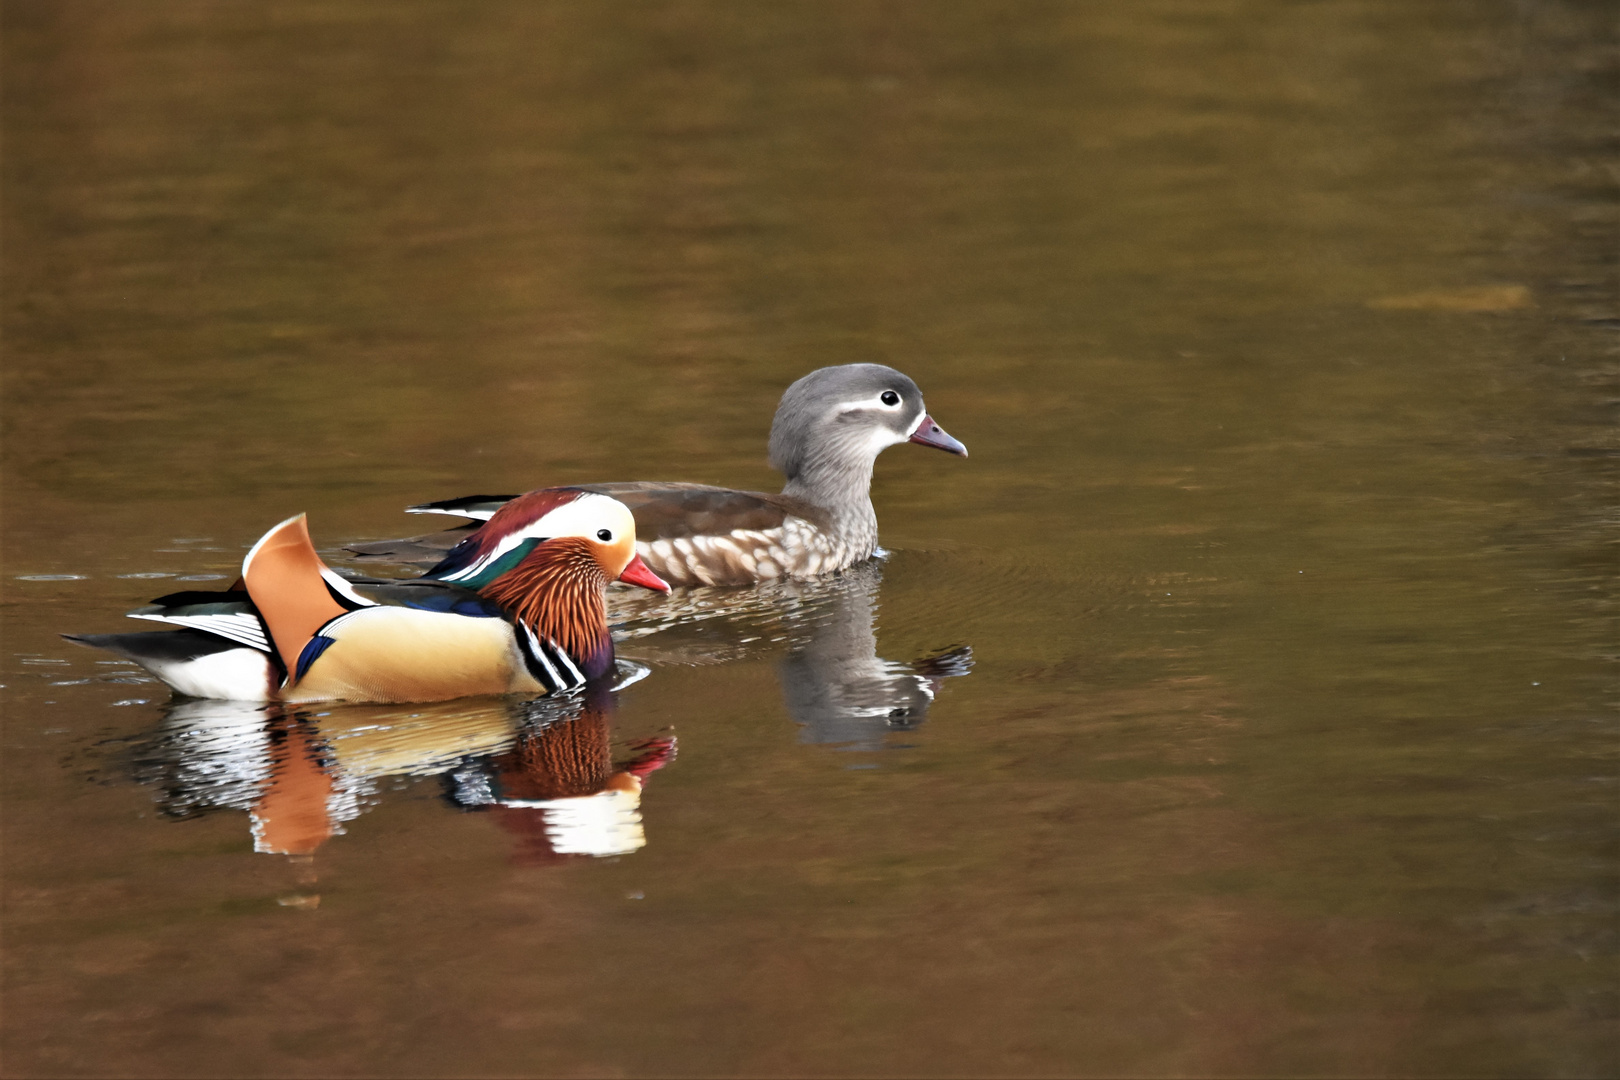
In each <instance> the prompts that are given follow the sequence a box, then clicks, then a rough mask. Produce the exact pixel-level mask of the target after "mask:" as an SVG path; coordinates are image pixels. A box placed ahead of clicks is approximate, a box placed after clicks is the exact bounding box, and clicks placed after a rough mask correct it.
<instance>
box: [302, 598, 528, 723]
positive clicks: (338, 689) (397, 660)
mask: <svg viewBox="0 0 1620 1080" xmlns="http://www.w3.org/2000/svg"><path fill="white" fill-rule="evenodd" d="M321 634H322V636H324V637H329V638H331V639H333V641H334V642H336V643H337V644H334V645H332V646H330V647H328V648H327V650H326V652H324V653H322V654H321V656H320V658H319V659H317V660H316V661H315V662H314V663H313V664H311V665H310V668H309V671H308V672H307V673H306V674H305V675H304V677H303V678H302V679H300V680H299V681H298V682H297V683H296V684H294V685H293V686H290V687H288V688H287V689H286V690H284V691H283V692H282V695H281V696H282V700H284V701H293V702H302V701H326V700H330V699H333V698H343V699H346V700H349V701H377V702H400V701H443V700H445V699H447V698H453V697H462V696H464V695H472V694H507V693H535V692H543V691H544V690H545V687H543V686H541V685H540V684H539V683H538V682H536V681H535V680H534V678H533V677H532V676H531V675H530V674H529V671H528V668H527V667H526V666H525V665H524V663H523V656H522V653H520V652H519V650H518V644H517V638H516V637H515V636H514V634H513V633H512V625H511V624H510V623H508V622H507V621H506V620H504V619H473V618H468V617H467V616H465V615H452V614H448V613H445V612H438V611H419V610H417V609H415V608H401V607H369V608H361V609H360V610H359V611H353V612H350V613H349V614H347V615H345V616H343V617H342V618H339V619H334V620H333V621H332V622H331V623H329V624H328V625H327V626H326V627H324V628H323V629H322V630H321Z"/></svg>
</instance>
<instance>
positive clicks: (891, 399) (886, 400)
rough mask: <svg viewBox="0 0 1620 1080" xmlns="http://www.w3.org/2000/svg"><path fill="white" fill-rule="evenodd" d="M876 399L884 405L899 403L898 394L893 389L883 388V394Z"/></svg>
mask: <svg viewBox="0 0 1620 1080" xmlns="http://www.w3.org/2000/svg"><path fill="white" fill-rule="evenodd" d="M878 400H879V401H881V402H883V404H885V405H898V404H900V395H899V394H897V393H895V392H894V391H893V390H885V391H883V396H882V397H880V398H878Z"/></svg>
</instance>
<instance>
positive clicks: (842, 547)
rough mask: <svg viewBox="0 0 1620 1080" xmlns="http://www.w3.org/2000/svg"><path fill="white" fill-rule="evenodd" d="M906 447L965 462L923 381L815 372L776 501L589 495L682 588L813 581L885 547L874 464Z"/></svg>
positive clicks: (673, 493)
mask: <svg viewBox="0 0 1620 1080" xmlns="http://www.w3.org/2000/svg"><path fill="white" fill-rule="evenodd" d="M903 442H914V443H921V444H922V445H924V446H934V447H938V448H939V449H941V450H948V451H950V452H951V453H953V454H960V455H962V456H963V457H966V456H967V447H965V446H963V445H962V444H961V443H959V442H957V441H956V440H955V439H953V438H951V437H950V436H949V435H947V434H946V433H945V431H944V430H943V429H942V428H941V427H940V426H939V425H938V424H936V423H934V420H933V418H932V417H931V416H929V415H928V410H927V408H925V407H924V405H923V397H922V391H921V390H918V389H917V384H916V383H914V382H912V381H911V380H910V379H909V378H907V377H906V376H905V375H903V374H901V373H900V372H898V371H896V370H894V369H893V368H890V367H884V366H883V365H881V364H845V365H843V366H842V367H829V368H822V369H821V370H819V371H813V372H811V373H810V374H808V375H806V376H805V377H804V378H802V379H800V380H799V381H798V382H796V383H794V384H793V385H792V386H790V387H788V389H787V392H786V393H785V394H783V395H782V403H781V405H780V406H778V407H777V410H776V419H775V421H774V422H773V423H772V424H771V465H772V467H774V468H775V469H777V470H779V471H780V472H781V473H782V474H783V475H784V476H786V477H787V484H786V485H785V486H784V487H783V488H782V493H781V494H780V495H768V494H765V493H763V492H758V491H733V490H731V489H729V488H720V487H709V486H707V485H704V484H677V483H648V482H639V481H638V482H633V483H611V484H583V485H581V487H582V489H583V490H585V491H592V492H596V493H598V494H602V495H610V496H612V497H614V498H616V499H619V500H621V501H622V502H624V504H625V505H627V506H628V507H629V508H630V510H631V512H632V513H633V514H634V515H635V519H636V530H637V533H638V535H639V537H640V538H639V540H638V541H637V545H636V548H637V552H638V553H639V554H640V556H641V558H642V559H643V560H644V561H645V562H646V564H647V565H648V566H649V567H650V568H651V569H652V570H653V571H654V572H655V573H658V574H661V575H662V576H664V577H665V578H668V579H669V580H670V581H672V582H674V583H675V584H677V585H743V584H749V583H752V582H756V581H760V580H763V579H768V578H777V577H793V578H807V577H813V576H815V575H817V574H823V573H827V572H829V571H833V570H842V569H843V568H844V567H846V566H850V565H852V564H854V563H857V562H861V561H862V560H864V559H867V558H870V557H871V555H872V553H873V552H874V551H876V550H877V539H878V529H877V514H876V512H874V511H873V509H872V494H871V492H872V465H873V463H874V462H875V461H876V460H877V456H878V455H879V454H880V453H882V452H883V451H884V450H886V449H888V448H889V447H891V446H894V445H895V444H896V443H903ZM510 498H511V496H509V495H473V496H469V497H466V498H461V499H450V500H448V501H445V502H437V503H425V504H423V505H421V506H413V507H411V508H410V511H411V512H412V513H417V514H451V515H455V516H458V517H469V518H475V519H478V518H484V519H487V518H489V517H490V515H491V514H493V513H496V512H497V510H498V509H499V508H500V507H501V506H502V505H503V504H504V503H505V502H506V501H507V500H508V499H510ZM472 527H473V526H466V527H464V529H465V528H472ZM465 535H466V533H465V531H463V530H457V529H452V530H449V531H447V532H443V533H436V534H433V535H431V536H423V537H417V538H416V539H414V540H396V541H383V542H381V543H375V544H358V545H355V546H352V547H350V548H349V550H350V551H354V552H357V553H358V554H361V555H365V556H375V557H382V558H386V559H391V560H393V561H399V562H420V563H424V564H425V563H427V562H429V561H431V560H434V559H437V558H438V557H439V556H440V555H442V553H443V551H444V549H445V548H447V547H449V546H450V545H451V544H454V543H456V542H457V541H458V540H459V539H460V538H461V537H463V536H465Z"/></svg>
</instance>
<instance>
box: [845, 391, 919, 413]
mask: <svg viewBox="0 0 1620 1080" xmlns="http://www.w3.org/2000/svg"><path fill="white" fill-rule="evenodd" d="M884 394H895V395H896V397H897V398H898V400H897V401H895V403H894V404H893V405H890V404H888V403H886V402H885V401H884V400H883V395H884ZM905 404H906V399H905V397H904V396H902V395H900V394H899V392H898V391H895V390H884V391H881V392H880V393H878V394H876V395H875V396H873V397H869V398H861V399H860V400H858V401H841V402H839V403H838V404H837V405H835V406H833V412H834V413H847V412H859V411H861V410H863V409H876V410H879V411H881V412H894V411H896V410H898V409H903V408H905Z"/></svg>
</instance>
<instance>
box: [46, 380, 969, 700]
mask: <svg viewBox="0 0 1620 1080" xmlns="http://www.w3.org/2000/svg"><path fill="white" fill-rule="evenodd" d="M908 441H909V442H915V443H920V444H922V445H925V446H934V447H937V448H939V449H942V450H946V451H949V452H951V453H954V454H960V455H963V456H966V455H967V449H966V448H965V447H964V446H963V445H962V444H961V443H959V442H957V441H956V440H955V439H953V438H951V436H949V435H947V434H946V433H945V432H944V431H943V430H942V429H941V428H940V427H939V425H938V424H936V423H934V421H933V419H932V417H930V416H929V415H928V412H927V410H926V408H925V407H924V405H923V399H922V393H921V391H919V390H918V389H917V385H916V383H914V382H912V381H911V379H909V378H907V377H906V376H905V375H903V374H901V373H900V372H898V371H895V370H894V369H892V368H888V367H883V366H882V365H879V364H848V365H844V366H841V367H832V368H823V369H821V370H819V371H815V372H812V373H810V374H809V375H806V376H805V377H804V378H802V379H800V380H798V381H797V382H795V383H794V384H793V385H792V386H790V387H789V388H788V390H787V392H786V393H785V394H784V395H783V396H782V402H781V405H780V406H779V407H778V408H777V411H776V418H775V421H774V422H773V423H772V426H771V439H770V460H771V464H772V465H773V466H774V467H775V468H777V469H778V470H780V471H781V472H782V473H783V474H784V475H785V476H786V477H787V483H786V485H785V486H784V487H783V489H782V492H781V493H780V494H778V495H769V494H765V493H762V492H750V491H733V490H730V489H727V488H718V487H709V486H706V485H702V484H685V483H644V482H635V483H609V484H585V485H579V486H576V487H564V488H544V489H541V490H538V491H531V492H529V493H528V494H525V495H521V496H473V497H470V498H462V499H453V500H449V501H447V502H441V503H429V504H425V505H422V506H416V507H412V508H411V510H412V511H414V512H418V513H448V514H456V515H459V516H463V517H467V518H471V519H474V521H475V522H476V524H473V525H468V526H464V527H462V528H461V529H456V530H450V531H448V532H446V533H440V534H436V535H433V536H426V537H418V538H416V539H414V540H409V541H395V542H389V543H383V544H372V545H362V546H358V547H355V548H352V549H351V550H354V551H356V552H357V553H359V554H361V555H363V556H371V557H384V558H388V559H391V560H392V561H407V562H409V561H416V562H426V561H431V562H432V564H433V565H432V568H431V569H429V570H428V572H427V573H426V574H425V575H424V576H423V577H421V578H416V579H410V580H398V581H376V580H362V581H351V580H348V579H345V578H343V577H342V576H340V575H339V574H337V573H336V572H334V571H333V570H331V569H330V568H329V567H327V566H326V564H325V563H324V562H322V561H321V559H320V556H319V555H317V554H316V552H315V548H314V545H313V543H312V542H311V540H310V536H309V531H308V527H307V525H306V523H305V520H304V517H303V516H302V515H299V516H297V517H294V518H290V519H288V520H287V521H284V522H282V523H281V524H280V525H277V526H276V527H275V528H274V529H271V530H270V531H269V532H268V533H266V534H265V535H264V537H263V538H262V539H260V540H259V542H258V543H257V544H255V545H254V546H253V548H252V550H250V551H249V552H248V554H247V557H246V558H245V559H244V560H243V563H242V577H241V580H240V581H239V582H238V583H237V584H236V585H235V586H233V587H232V588H231V589H229V590H226V591H224V592H182V593H173V594H170V595H168V596H164V597H160V598H159V599H158V600H156V601H154V602H153V603H152V604H150V605H148V606H147V607H143V608H139V609H137V610H135V611H133V612H131V613H130V615H131V617H133V618H138V619H151V620H155V621H158V622H166V623H170V624H173V625H176V626H178V627H179V628H180V629H176V630H168V631H161V632H155V633H137V634H77V635H64V636H65V637H67V638H68V639H69V640H71V641H75V642H78V643H80V644H84V645H88V646H92V647H96V648H104V649H108V650H110V651H112V652H114V653H116V654H118V655H120V656H124V657H126V658H128V659H130V660H133V661H135V662H136V663H138V664H140V665H141V666H142V667H144V668H146V669H147V670H148V671H150V672H151V673H152V674H153V675H156V676H157V677H158V678H159V679H161V680H162V681H163V682H165V683H167V684H168V685H169V686H170V687H171V688H173V689H174V690H176V691H178V692H179V693H181V694H185V695H188V696H192V697H203V698H224V699H232V700H241V701H286V702H313V701H331V700H343V701H351V702H408V701H439V700H444V699H448V698H454V697H462V696H467V695H474V694H505V693H526V694H551V693H559V692H567V691H571V690H574V689H576V688H578V687H580V686H583V685H585V684H587V683H589V682H594V681H596V680H600V679H602V678H604V677H605V676H607V675H608V674H609V672H610V671H611V670H612V669H613V666H614V657H613V639H612V636H611V634H610V633H609V631H608V626H607V615H606V606H605V598H604V592H605V589H606V587H607V585H608V583H609V582H612V581H623V582H626V583H628V584H632V585H639V586H642V587H645V588H649V589H654V590H657V591H659V592H666V593H667V592H668V591H669V589H670V586H669V584H668V582H666V581H665V580H664V579H665V578H668V579H669V580H670V581H673V582H675V583H676V584H679V585H698V584H702V585H734V584H748V583H751V582H757V581H760V580H765V579H770V578H777V577H795V578H806V577H813V576H815V575H818V574H824V573H829V572H832V571H836V570H841V569H843V568H845V567H847V566H850V565H852V564H854V563H857V562H860V561H862V560H864V559H867V558H870V557H871V556H872V554H873V552H875V551H876V549H877V515H876V514H875V513H874V511H873V509H872V500H871V480H872V466H873V463H874V462H875V461H876V459H877V456H878V454H880V453H882V452H883V451H884V450H885V449H887V448H888V447H890V446H893V445H896V444H898V443H902V442H908ZM660 575H662V576H660Z"/></svg>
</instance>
